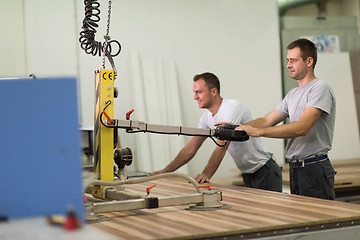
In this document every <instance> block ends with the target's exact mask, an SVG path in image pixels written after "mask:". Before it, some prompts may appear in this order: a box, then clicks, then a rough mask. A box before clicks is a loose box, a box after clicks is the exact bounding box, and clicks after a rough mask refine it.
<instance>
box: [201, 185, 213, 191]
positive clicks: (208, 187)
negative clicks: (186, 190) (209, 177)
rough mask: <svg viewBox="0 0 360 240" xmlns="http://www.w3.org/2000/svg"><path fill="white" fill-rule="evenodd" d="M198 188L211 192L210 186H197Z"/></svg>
mask: <svg viewBox="0 0 360 240" xmlns="http://www.w3.org/2000/svg"><path fill="white" fill-rule="evenodd" d="M198 188H207V189H208V190H211V185H206V186H205V185H204V186H198Z"/></svg>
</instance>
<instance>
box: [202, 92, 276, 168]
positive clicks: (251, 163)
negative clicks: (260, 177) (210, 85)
mask: <svg viewBox="0 0 360 240" xmlns="http://www.w3.org/2000/svg"><path fill="white" fill-rule="evenodd" d="M251 120H253V118H252V116H251V112H250V110H249V108H248V107H246V106H245V104H243V103H242V102H240V101H238V100H235V99H223V101H222V103H221V106H220V108H219V110H218V112H217V113H216V114H215V116H212V113H211V112H210V111H208V110H206V111H205V112H204V114H203V115H202V116H201V118H200V121H199V128H210V129H214V128H215V126H214V125H215V124H216V123H219V122H231V123H234V124H239V123H245V122H249V121H251ZM228 152H229V153H230V155H231V156H232V158H233V159H234V161H235V164H236V165H237V167H238V168H239V169H240V170H241V172H242V173H253V172H256V171H257V170H258V169H260V168H261V167H262V166H263V165H264V164H265V163H266V162H267V161H268V160H269V159H270V158H271V157H272V155H273V154H272V153H269V152H268V151H267V150H266V149H265V147H264V145H263V143H262V141H261V138H252V137H250V139H249V140H247V141H244V142H237V141H232V142H231V143H230V145H229V148H228Z"/></svg>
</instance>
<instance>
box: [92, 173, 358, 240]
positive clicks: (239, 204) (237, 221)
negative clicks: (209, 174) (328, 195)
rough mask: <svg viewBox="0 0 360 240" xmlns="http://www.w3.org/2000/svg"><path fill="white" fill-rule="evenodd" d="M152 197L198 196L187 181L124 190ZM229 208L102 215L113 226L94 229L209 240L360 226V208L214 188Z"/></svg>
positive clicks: (144, 236)
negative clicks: (317, 227)
mask: <svg viewBox="0 0 360 240" xmlns="http://www.w3.org/2000/svg"><path fill="white" fill-rule="evenodd" d="M153 184H156V185H157V186H156V187H155V188H153V189H152V192H151V194H152V195H153V196H173V195H179V194H188V193H195V192H196V191H195V189H194V187H193V185H191V184H189V183H187V182H186V181H184V180H183V179H173V180H169V179H160V180H156V181H151V182H147V183H144V184H136V185H126V186H125V190H124V191H126V192H133V193H140V194H141V195H145V194H146V193H145V191H146V188H147V187H149V186H151V185H153ZM212 187H213V189H216V190H219V191H221V192H222V194H223V202H224V203H226V204H230V205H231V208H228V209H221V210H214V211H190V210H185V208H186V207H188V206H187V205H183V206H175V207H162V208H158V209H142V210H133V211H122V212H114V213H107V214H101V215H104V216H107V217H109V220H107V221H103V222H99V223H93V224H91V225H93V226H95V227H97V228H99V229H102V230H104V231H106V232H109V233H111V234H114V235H116V236H119V237H121V238H123V239H159V238H166V239H170V238H188V239H189V238H205V237H216V236H227V235H238V234H250V233H259V232H265V231H270V230H271V231H272V232H273V231H274V230H277V231H280V230H282V229H289V228H299V227H311V226H314V225H319V224H320V225H322V227H324V228H326V226H327V225H330V224H338V225H340V224H341V223H345V222H349V221H351V222H352V224H354V222H355V224H360V205H356V204H350V203H343V202H337V201H330V200H322V199H316V198H309V197H303V196H296V195H290V194H286V193H277V192H270V191H264V190H258V189H250V188H245V187H239V186H223V185H213V186H212Z"/></svg>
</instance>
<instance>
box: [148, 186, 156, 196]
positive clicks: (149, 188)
mask: <svg viewBox="0 0 360 240" xmlns="http://www.w3.org/2000/svg"><path fill="white" fill-rule="evenodd" d="M153 187H156V184H154V185H152V186H150V187H148V188H146V194H147V195H149V194H150V190H151V189H152V188H153Z"/></svg>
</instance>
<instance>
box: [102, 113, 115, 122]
mask: <svg viewBox="0 0 360 240" xmlns="http://www.w3.org/2000/svg"><path fill="white" fill-rule="evenodd" d="M102 113H103V114H104V115H105V117H106V118H107V120H108V122H109V124H110V125H113V124H114V120H112V119H111V118H110V117H109V115H107V113H106V112H105V111H102Z"/></svg>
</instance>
